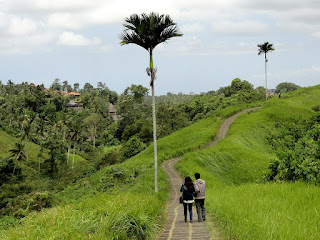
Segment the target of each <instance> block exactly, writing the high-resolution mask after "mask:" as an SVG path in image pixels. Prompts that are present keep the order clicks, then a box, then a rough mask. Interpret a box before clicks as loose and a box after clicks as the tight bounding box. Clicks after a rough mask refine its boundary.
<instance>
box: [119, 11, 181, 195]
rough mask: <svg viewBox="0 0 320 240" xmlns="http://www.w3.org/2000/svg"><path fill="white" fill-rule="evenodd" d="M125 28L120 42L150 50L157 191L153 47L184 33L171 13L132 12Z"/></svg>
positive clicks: (148, 69) (149, 71)
mask: <svg viewBox="0 0 320 240" xmlns="http://www.w3.org/2000/svg"><path fill="white" fill-rule="evenodd" d="M123 26H124V27H125V30H124V31H123V32H122V33H121V34H120V36H119V38H120V40H121V42H120V44H121V45H125V44H129V43H133V44H137V45H139V46H140V47H143V48H144V49H146V50H147V51H148V52H149V55H150V62H149V68H147V69H146V70H147V74H148V75H149V76H150V77H151V81H150V86H151V89H152V119H153V142H154V167H155V192H158V183H157V182H158V175H157V171H158V170H157V166H158V163H157V131H156V109H155V97H154V81H155V79H156V71H157V69H155V68H154V67H153V55H152V53H153V49H154V48H155V47H156V46H157V45H158V44H159V43H163V42H167V40H169V39H170V38H173V37H180V36H182V35H183V34H181V33H180V32H179V29H178V27H177V25H176V23H174V22H173V21H172V19H171V18H170V16H169V15H159V14H158V13H155V12H151V13H150V14H149V15H148V14H146V13H142V14H141V16H139V15H138V14H132V15H131V16H130V17H129V18H126V19H125V23H124V24H123Z"/></svg>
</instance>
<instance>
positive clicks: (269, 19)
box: [0, 0, 320, 95]
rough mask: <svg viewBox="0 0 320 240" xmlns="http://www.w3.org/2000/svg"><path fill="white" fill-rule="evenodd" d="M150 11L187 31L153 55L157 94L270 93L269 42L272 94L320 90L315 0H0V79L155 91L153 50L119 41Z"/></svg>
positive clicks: (318, 20) (319, 9)
mask: <svg viewBox="0 0 320 240" xmlns="http://www.w3.org/2000/svg"><path fill="white" fill-rule="evenodd" d="M152 11H153V12H158V13H159V14H169V15H170V17H171V18H172V19H173V21H174V22H175V23H176V24H177V26H178V28H179V30H180V32H181V33H183V37H176V38H172V39H170V40H169V41H167V43H162V44H160V45H158V46H157V47H156V48H155V50H154V56H153V57H154V59H153V60H154V66H155V67H156V68H157V80H156V82H155V94H156V95H164V94H167V93H168V92H171V93H180V92H182V93H185V94H189V93H195V94H198V93H201V92H208V91H211V90H218V89H219V88H220V87H224V86H227V85H230V83H231V81H232V80H233V79H234V78H240V79H241V80H247V81H249V82H250V83H252V84H253V85H254V87H258V86H265V75H264V73H265V69H264V56H263V55H260V56H259V55H258V47H257V44H262V43H264V42H269V43H272V44H273V45H274V48H275V51H273V52H271V53H268V55H267V58H268V65H267V72H268V75H267V76H268V88H269V89H272V88H275V87H276V86H277V85H278V84H279V83H281V82H292V83H295V84H297V85H299V86H302V87H307V86H314V85H317V84H320V45H319V42H320V14H319V12H320V1H319V0H254V1H253V0H222V1H220V0H161V1H159V0H158V1H154V0H135V1H132V0H122V1H119V0H118V1H116V0H90V1H88V0H0V80H1V81H2V82H3V83H6V82H7V81H8V80H9V79H11V80H12V81H13V82H14V83H21V82H25V81H27V82H28V83H35V84H41V83H43V84H44V85H45V86H46V87H49V86H50V85H51V84H52V82H53V81H54V79H56V78H59V79H60V80H61V82H63V81H66V80H67V81H68V83H69V84H71V85H72V86H73V84H74V83H79V84H80V87H83V86H84V84H85V83H86V82H89V83H90V84H92V85H93V86H94V87H96V86H97V83H98V82H103V83H106V85H107V86H108V87H109V88H110V89H111V90H114V91H116V92H118V93H119V94H120V93H122V92H123V91H124V89H125V88H127V87H129V86H131V84H135V85H139V84H141V85H143V86H144V87H147V88H149V89H150V87H149V82H150V78H149V77H148V75H147V73H146V68H147V67H148V64H149V63H148V61H149V55H148V52H147V51H146V50H145V49H143V48H141V47H140V46H137V45H134V44H129V45H124V46H121V45H120V40H119V34H120V33H121V32H123V30H124V27H123V25H122V24H123V23H124V20H125V18H126V17H129V16H130V15H131V14H133V13H137V14H141V13H150V12H152ZM150 92H151V91H150Z"/></svg>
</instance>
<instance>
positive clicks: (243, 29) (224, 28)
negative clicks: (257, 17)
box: [212, 20, 270, 36]
mask: <svg viewBox="0 0 320 240" xmlns="http://www.w3.org/2000/svg"><path fill="white" fill-rule="evenodd" d="M212 30H213V32H214V33H218V34H222V35H241V36H248V35H250V36H256V35H263V34H267V33H269V32H270V27H269V26H268V25H267V24H265V23H262V22H258V21H250V20H249V21H241V22H234V21H233V22H232V21H221V22H217V23H213V24H212Z"/></svg>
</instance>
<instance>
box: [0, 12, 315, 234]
mask: <svg viewBox="0 0 320 240" xmlns="http://www.w3.org/2000/svg"><path fill="white" fill-rule="evenodd" d="M122 27H123V29H122V32H119V35H118V36H116V35H115V36H114V38H115V39H116V40H117V41H118V44H120V45H121V46H123V47H122V50H123V51H126V47H127V46H126V45H128V44H129V45H130V44H131V45H137V46H139V47H142V48H143V49H144V50H146V51H147V52H148V59H146V61H147V60H148V63H149V64H148V66H146V72H145V74H147V75H148V76H149V77H150V82H146V83H145V85H140V84H136V83H135V82H134V81H132V83H131V84H129V85H128V86H126V87H125V89H124V90H123V91H122V92H121V93H118V92H116V91H115V90H112V89H110V86H108V85H107V84H106V83H105V82H103V81H100V82H98V83H97V84H96V85H95V84H93V83H92V82H91V81H88V82H86V83H85V84H82V85H83V86H81V84H80V83H79V82H69V81H67V80H61V79H59V78H56V79H52V82H51V85H50V86H45V85H44V84H43V83H42V82H36V81H33V82H28V81H24V82H22V83H18V82H14V80H11V79H9V80H5V81H3V80H2V81H0V189H1V190H0V239H140V240H142V239H172V240H174V239H177V237H176V236H175V235H174V231H175V230H177V231H179V229H180V227H181V229H182V230H181V231H182V232H183V231H185V235H183V236H186V237H185V238H184V237H183V238H179V239H204V238H201V232H203V233H204V231H205V233H206V235H205V236H206V238H205V239H219V240H220V239H238V240H240V239H243V240H257V239H259V240H264V239H265V240H267V239H268V240H273V239H283V240H285V239H288V240H291V239H297V240H298V239H299V240H300V239H301V240H302V239H308V240H311V239H314V240H317V239H320V225H319V219H320V218H319V213H320V205H319V200H320V189H319V184H320V85H315V86H310V87H301V86H298V85H297V84H295V83H292V82H288V81H283V82H279V83H278V84H277V86H276V88H275V89H268V85H267V79H269V78H270V76H269V78H268V72H267V62H268V59H267V54H269V53H270V52H272V51H274V52H275V53H276V52H277V45H276V43H270V42H268V41H265V42H264V43H262V44H261V43H256V46H257V48H256V49H252V52H253V53H254V52H256V50H258V54H259V55H261V54H262V55H264V63H265V72H262V73H261V74H262V75H263V76H264V77H265V82H261V86H258V87H254V85H253V84H252V83H250V82H249V81H247V80H245V79H241V78H234V79H230V81H231V84H230V85H228V84H225V85H224V86H220V87H219V88H218V89H208V90H207V91H206V92H201V93H197V94H195V93H190V94H186V93H182V92H180V93H170V92H168V93H167V94H166V95H159V94H158V95H157V84H158V83H159V82H161V81H162V77H161V75H159V76H158V75H157V70H158V69H157V68H156V67H155V66H156V62H154V53H155V52H154V49H155V48H156V47H157V46H161V45H162V44H168V45H170V44H171V41H173V40H174V39H178V38H179V39H180V38H184V37H185V36H184V32H183V31H182V29H181V28H179V23H177V22H175V21H174V20H173V19H172V18H171V17H170V15H168V14H159V13H157V12H150V13H142V14H132V15H129V16H128V17H126V18H125V19H124V21H123V25H122ZM266 40H268V39H266ZM142 48H138V49H137V50H141V51H142ZM173 54H174V53H173ZM256 55H257V54H256V53H255V56H256ZM268 56H269V55H268ZM256 57H257V61H259V59H260V58H259V57H258V56H256ZM273 57H274V58H276V57H275V54H274V55H273ZM128 61H135V59H128ZM260 62H261V65H262V60H261V59H260ZM272 64H273V62H272V61H269V62H268V66H269V65H272ZM124 65H125V64H124ZM135 71H141V70H140V69H136V70H135ZM217 71H218V69H217ZM234 74H237V73H236V72H235V73H234ZM271 77H272V76H271ZM186 84H188V83H186ZM145 86H150V87H151V93H150V92H149V88H147V87H145ZM248 109H253V110H252V111H249V110H248ZM237 113H241V115H236V114H237ZM233 116H236V118H234V119H233V122H230V123H229V125H227V126H228V128H226V130H225V131H226V132H225V134H226V136H225V138H223V139H222V138H218V133H219V131H220V130H221V129H222V126H224V125H223V124H227V123H228V121H230V117H233ZM216 139H219V141H216V142H215V143H214V144H215V145H214V144H212V143H213V142H214V140H216ZM174 159H175V161H176V163H175V165H174V166H172V167H173V168H174V169H176V170H177V172H178V174H179V175H180V177H181V182H180V180H178V182H173V178H172V179H170V177H169V178H168V177H167V176H169V175H168V174H169V173H168V170H167V169H165V168H164V167H163V166H164V164H165V163H166V162H168V161H170V160H174ZM196 172H198V173H201V179H204V180H205V182H206V195H205V207H206V214H207V218H206V221H201V222H197V221H193V222H184V221H183V219H174V221H173V222H174V224H171V222H170V220H173V219H172V218H174V217H172V216H178V215H177V212H172V211H171V212H170V211H169V209H170V206H171V205H173V204H174V203H178V200H179V199H178V198H177V197H174V198H173V197H172V193H170V192H171V190H172V186H173V185H172V184H177V186H179V188H177V189H175V191H173V192H175V194H177V195H176V196H178V195H180V192H179V190H180V186H181V184H183V181H182V179H184V178H185V177H186V176H191V178H193V177H194V174H195V173H196ZM175 181H177V180H175ZM177 192H178V193H177ZM180 206H182V205H180ZM176 209H178V207H177V208H176ZM181 209H182V208H181ZM179 211H180V210H179ZM181 214H182V210H181ZM193 214H194V219H195V220H196V219H197V218H196V216H197V212H196V208H195V207H193ZM200 228H201V229H205V230H199V231H200V232H199V234H200V235H197V234H195V233H196V231H198V230H197V229H200ZM167 229H169V230H167ZM183 229H188V231H186V230H183ZM165 231H167V232H166V233H165V234H167V235H165V236H166V237H163V236H164V232H165ZM209 235H210V237H209ZM203 236H204V235H203Z"/></svg>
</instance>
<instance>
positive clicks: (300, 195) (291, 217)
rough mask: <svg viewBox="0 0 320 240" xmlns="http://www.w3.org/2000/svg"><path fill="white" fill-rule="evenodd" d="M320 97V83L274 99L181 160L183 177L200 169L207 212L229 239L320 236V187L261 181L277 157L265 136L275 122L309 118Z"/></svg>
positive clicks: (179, 166)
mask: <svg viewBox="0 0 320 240" xmlns="http://www.w3.org/2000/svg"><path fill="white" fill-rule="evenodd" d="M319 99H320V86H316V87H312V88H307V89H301V90H299V91H297V92H294V93H289V94H287V95H284V97H283V98H282V99H277V98H274V99H272V100H271V101H269V102H268V103H267V104H266V105H265V107H264V108H263V109H261V110H259V111H258V112H256V113H251V114H245V115H242V116H241V117H239V118H238V119H237V120H236V121H235V122H234V124H233V125H232V127H231V128H230V132H229V133H228V137H227V138H226V139H225V140H223V141H220V142H219V143H218V145H217V146H216V147H215V148H211V149H206V150H202V151H198V152H196V153H190V154H187V155H185V157H184V158H183V159H182V161H180V162H179V163H178V166H177V167H178V168H179V170H180V171H181V172H182V173H183V175H193V173H194V171H198V172H200V173H201V174H202V177H203V179H205V180H206V182H207V197H206V205H207V211H208V212H209V213H211V214H212V215H213V216H214V217H215V218H216V219H217V221H219V223H220V226H221V227H222V228H223V229H224V231H225V235H226V236H227V237H230V238H234V239H320V226H319V212H320V207H319V200H320V192H319V188H318V187H315V186H310V185H307V184H304V183H282V184H272V183H268V184H263V183H261V176H262V175H263V173H264V171H265V170H266V169H267V166H268V162H269V160H270V159H271V158H273V157H275V156H274V154H273V153H272V151H271V150H270V149H269V147H268V146H267V143H266V142H265V140H264V139H265V136H266V135H267V134H268V132H269V131H270V130H271V129H272V126H273V124H274V123H275V122H278V121H282V122H290V121H291V120H292V119H293V118H297V117H299V118H301V119H303V118H309V117H310V116H311V115H312V114H313V111H312V110H311V107H312V106H314V105H319V104H320V102H319ZM259 182H260V183H259Z"/></svg>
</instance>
